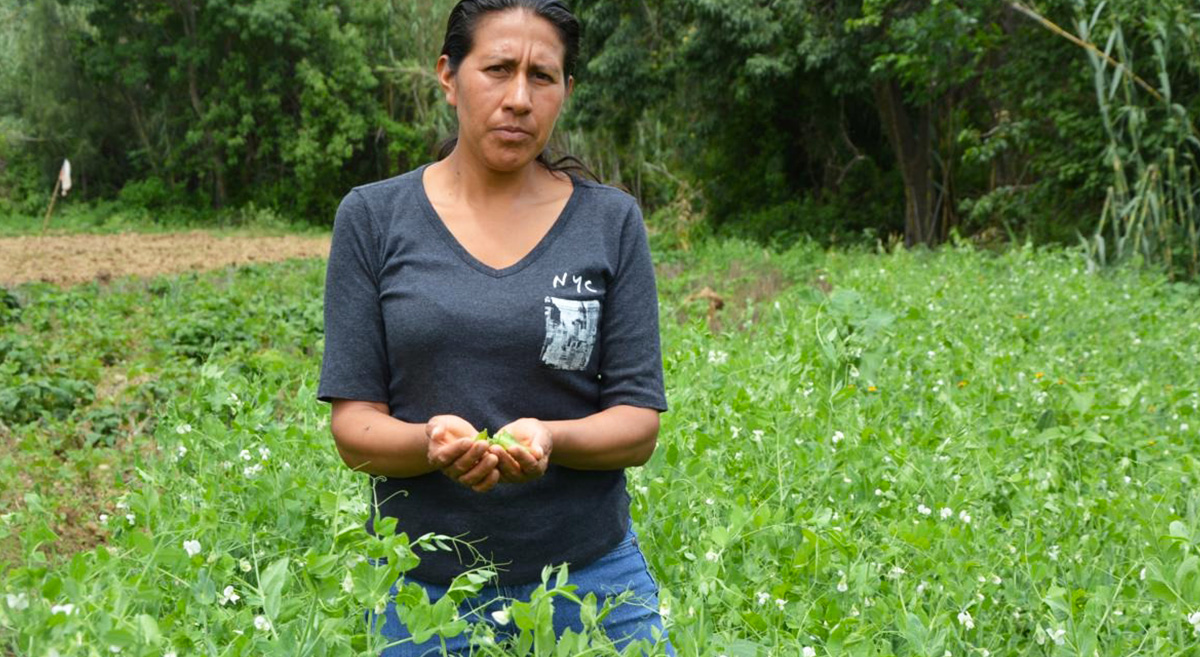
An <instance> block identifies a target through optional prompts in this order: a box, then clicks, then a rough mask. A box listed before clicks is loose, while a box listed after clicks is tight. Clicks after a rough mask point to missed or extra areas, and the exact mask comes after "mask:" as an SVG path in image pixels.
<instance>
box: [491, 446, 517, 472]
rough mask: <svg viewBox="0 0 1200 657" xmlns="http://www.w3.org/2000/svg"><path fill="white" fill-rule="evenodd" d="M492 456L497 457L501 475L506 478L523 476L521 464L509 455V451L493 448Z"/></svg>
mask: <svg viewBox="0 0 1200 657" xmlns="http://www.w3.org/2000/svg"><path fill="white" fill-rule="evenodd" d="M492 454H495V455H496V458H497V459H498V461H497V466H496V467H497V468H499V469H500V474H502V475H504V476H505V477H510V478H511V477H518V476H520V475H521V464H520V463H517V460H516V459H514V458H513V457H512V454H509V453H508V450H506V449H504V448H503V447H499V446H497V447H493V448H492Z"/></svg>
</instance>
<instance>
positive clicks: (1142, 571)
mask: <svg viewBox="0 0 1200 657" xmlns="http://www.w3.org/2000/svg"><path fill="white" fill-rule="evenodd" d="M1138 579H1140V580H1145V579H1146V569H1145V568H1143V569H1142V570H1141V572H1139V573H1138Z"/></svg>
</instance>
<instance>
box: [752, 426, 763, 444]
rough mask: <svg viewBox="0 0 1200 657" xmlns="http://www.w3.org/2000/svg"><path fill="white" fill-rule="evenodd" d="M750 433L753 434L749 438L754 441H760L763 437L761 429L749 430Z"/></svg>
mask: <svg viewBox="0 0 1200 657" xmlns="http://www.w3.org/2000/svg"><path fill="white" fill-rule="evenodd" d="M750 433H751V434H752V435H753V436H754V437H753V438H751V440H753V441H754V442H756V443H761V442H762V439H763V430H762V429H755V430H754V431H751V432H750Z"/></svg>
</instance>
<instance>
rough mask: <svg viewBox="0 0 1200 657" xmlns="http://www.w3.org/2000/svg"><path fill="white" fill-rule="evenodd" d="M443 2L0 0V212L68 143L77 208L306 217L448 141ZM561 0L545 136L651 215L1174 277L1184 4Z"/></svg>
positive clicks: (1188, 54) (1185, 135)
mask: <svg viewBox="0 0 1200 657" xmlns="http://www.w3.org/2000/svg"><path fill="white" fill-rule="evenodd" d="M450 5H451V0H438V1H437V2H424V1H418V0H370V1H368V2H353V3H351V2H333V3H328V2H313V1H309V0H304V1H297V2H284V3H280V2H276V1H274V0H254V1H253V2H239V3H226V2H218V1H216V0H172V1H171V2H166V3H161V2H147V1H139V2H116V1H115V0H72V1H71V2H67V1H66V0H36V1H32V2H19V1H18V0H0V15H2V16H4V18H5V20H4V21H3V22H0V25H2V27H0V53H2V54H3V55H4V56H3V57H0V59H3V60H4V63H3V64H0V90H2V92H0V211H9V212H22V213H26V214H32V213H35V212H37V211H38V210H39V209H40V208H41V207H44V204H45V203H46V197H45V194H46V191H48V190H49V189H50V187H51V184H50V183H52V182H53V175H54V172H55V171H56V167H57V166H58V163H59V161H60V159H61V158H62V157H64V156H68V157H71V158H73V160H74V161H75V162H76V163H77V171H78V172H79V173H78V176H79V179H80V182H81V192H82V193H83V195H84V196H85V197H91V198H95V197H106V198H112V197H114V196H118V197H119V198H120V199H121V200H123V201H124V202H126V203H127V204H128V205H130V206H136V205H143V206H150V207H165V206H168V205H171V204H176V205H177V204H180V203H187V204H191V205H193V206H197V207H221V206H224V205H226V204H234V205H241V204H245V203H250V202H252V203H254V204H256V205H257V206H258V207H267V208H270V209H272V210H273V211H276V212H279V213H281V214H287V215H290V216H296V217H300V218H303V219H305V220H307V221H310V222H313V223H318V224H327V223H328V222H329V220H330V217H331V216H332V212H331V210H332V208H333V206H334V205H335V204H336V202H337V200H338V199H339V198H340V197H341V195H342V194H343V193H344V192H345V190H346V189H347V188H348V187H350V186H351V185H354V184H357V183H361V182H366V181H369V180H373V179H378V178H382V177H386V176H389V175H393V174H395V173H398V172H401V171H404V170H408V169H409V168H411V167H413V166H415V165H417V164H419V163H421V162H423V161H426V160H428V159H430V157H431V153H432V146H433V145H434V144H435V142H436V141H437V140H438V139H439V138H442V137H447V136H450V134H451V133H452V131H453V130H454V127H453V120H452V119H453V116H452V113H451V112H450V111H449V110H448V107H447V106H446V104H445V103H444V102H443V100H442V99H441V97H440V96H441V94H440V92H439V90H438V88H437V85H436V81H435V80H434V78H433V76H432V74H431V73H432V70H433V64H434V61H435V60H436V56H437V53H438V49H439V47H440V38H441V33H442V30H443V29H444V21H445V16H446V14H447V12H448V8H449V6H450ZM575 6H576V9H577V11H578V14H579V16H580V17H581V19H582V21H583V24H584V27H585V32H584V44H583V45H584V47H583V52H582V53H581V54H582V57H581V60H580V68H579V70H578V71H577V78H578V86H577V93H576V95H575V97H574V98H573V99H572V100H571V101H570V102H569V104H568V108H567V111H566V114H565V115H564V117H563V121H562V122H561V124H560V130H559V135H558V141H559V145H560V146H565V147H568V148H569V149H570V150H572V151H575V152H577V153H578V154H580V155H582V156H583V157H584V159H585V160H586V161H588V162H589V163H591V164H592V165H593V166H594V168H595V169H597V170H598V171H599V172H600V173H601V175H602V176H603V177H604V178H605V179H606V180H607V181H609V182H614V183H620V184H624V185H625V186H627V187H628V188H629V189H631V190H632V191H633V192H634V193H635V195H637V196H638V197H639V199H640V200H641V201H642V202H643V204H644V205H645V206H646V207H647V209H648V210H649V211H650V212H649V214H651V215H655V216H657V218H658V219H659V220H661V222H662V223H664V224H666V225H674V224H679V223H682V224H686V225H690V224H691V223H692V222H691V219H692V217H706V218H707V219H708V224H709V225H710V226H711V227H716V228H717V229H719V230H722V231H727V232H733V233H738V234H741V235H745V236H750V237H754V238H758V239H761V240H767V239H771V238H775V239H778V240H788V239H792V238H794V237H795V236H796V235H798V234H802V233H806V234H809V235H812V236H815V237H817V238H818V239H820V240H822V241H830V240H838V239H846V238H851V239H857V238H859V237H861V236H862V235H864V234H867V235H872V234H873V235H878V236H882V237H885V238H886V237H887V236H889V235H892V234H894V235H899V236H902V237H903V239H904V241H905V243H906V244H907V245H913V244H917V243H926V244H937V243H941V242H943V241H945V240H946V239H947V238H948V237H949V235H950V234H951V232H952V231H958V232H959V233H960V234H977V233H986V234H988V235H993V236H995V235H1008V236H1022V237H1023V236H1026V235H1028V236H1031V237H1033V238H1034V239H1035V240H1036V241H1038V242H1044V241H1060V242H1076V241H1077V240H1078V239H1079V237H1080V236H1083V237H1085V238H1088V239H1090V238H1093V237H1094V235H1095V233H1096V232H1097V226H1098V225H1099V223H1100V222H1101V218H1102V217H1103V218H1104V219H1103V221H1104V223H1105V227H1106V228H1105V230H1107V231H1109V232H1108V235H1107V237H1105V238H1104V239H1105V240H1106V241H1105V242H1104V243H1103V244H1101V243H1100V242H1097V241H1095V240H1093V250H1094V252H1095V256H1094V259H1095V260H1096V261H1097V262H1102V261H1103V262H1107V261H1110V260H1113V259H1118V260H1119V259H1124V258H1127V257H1129V256H1130V255H1131V254H1133V253H1140V254H1141V255H1142V256H1143V257H1144V258H1146V259H1148V260H1151V261H1156V262H1164V263H1168V266H1169V267H1172V268H1175V269H1179V270H1180V271H1181V272H1182V273H1184V274H1188V275H1192V276H1194V275H1195V274H1196V269H1197V263H1196V261H1197V251H1198V250H1200V246H1198V245H1197V240H1198V239H1200V238H1198V237H1197V230H1196V223H1197V221H1200V219H1198V218H1197V217H1198V214H1200V209H1198V208H1200V204H1197V203H1196V196H1197V193H1198V191H1197V190H1198V189H1200V183H1197V182H1196V176H1195V174H1194V173H1193V171H1194V168H1195V166H1196V161H1195V159H1196V156H1197V153H1198V152H1200V146H1198V145H1197V144H1200V141H1198V140H1197V139H1196V136H1195V134H1194V133H1195V125H1196V123H1197V121H1196V116H1197V114H1198V113H1200V60H1198V59H1197V50H1196V46H1195V43H1196V35H1197V34H1200V14H1198V13H1197V12H1196V11H1195V7H1194V5H1193V3H1192V2H1191V0H1130V1H1128V2H1121V3H1113V4H1106V3H1103V2H1099V1H1098V0H1043V1H1041V2H1038V3H1036V5H1027V4H1026V3H1022V2H1018V1H1017V0H987V1H985V2H976V1H965V0H859V1H856V2H829V1H825V0H787V1H785V2H764V1H763V0H722V1H721V2H716V1H714V0H662V1H660V2H644V1H641V0H617V1H608V0H604V1H599V0H578V2H576V3H575ZM1072 40H1074V42H1072ZM1101 53H1103V54H1101ZM1135 79H1136V80H1139V81H1142V82H1144V81H1146V80H1148V81H1150V82H1149V83H1148V84H1143V85H1141V86H1138V85H1135V84H1133V81H1134V80H1135ZM1148 215H1153V217H1152V218H1151V219H1150V220H1146V219H1145V217H1146V216H1148ZM1168 252H1169V253H1168ZM1181 254H1183V255H1185V256H1186V257H1185V258H1183V257H1181Z"/></svg>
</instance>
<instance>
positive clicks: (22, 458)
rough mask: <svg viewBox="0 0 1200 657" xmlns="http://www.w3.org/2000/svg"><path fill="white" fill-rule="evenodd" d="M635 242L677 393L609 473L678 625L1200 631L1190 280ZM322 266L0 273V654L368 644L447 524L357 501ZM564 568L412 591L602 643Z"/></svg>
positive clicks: (412, 606) (406, 601)
mask: <svg viewBox="0 0 1200 657" xmlns="http://www.w3.org/2000/svg"><path fill="white" fill-rule="evenodd" d="M656 257H657V259H658V265H659V292H660V297H661V322H662V331H663V333H662V335H663V355H664V361H665V362H664V365H665V371H666V376H667V392H668V399H669V402H670V404H671V410H670V411H669V412H667V413H666V414H664V415H663V425H662V430H661V433H660V436H659V445H658V449H657V451H656V453H655V455H654V457H653V458H652V460H651V461H650V463H649V464H647V465H646V466H645V467H642V468H638V469H633V470H630V471H629V479H630V486H629V494H630V497H631V499H632V509H633V514H634V522H635V526H636V529H637V530H638V532H639V534H640V537H641V540H642V544H643V548H644V550H645V552H646V556H647V558H648V560H649V562H650V566H651V570H652V572H653V573H654V575H655V577H656V578H657V580H658V583H659V585H660V586H661V611H662V613H663V615H664V616H665V618H666V620H667V625H668V629H669V631H670V634H671V640H672V642H673V644H674V646H675V648H676V650H677V651H678V653H679V654H681V655H704V656H712V657H715V656H717V655H727V656H731V657H732V656H735V655H737V656H747V657H748V656H756V657H759V656H761V657H766V656H768V655H780V656H783V655H798V656H803V657H812V656H817V655H913V656H917V655H920V656H930V657H944V656H946V655H950V656H953V657H967V656H971V657H998V656H1016V655H1045V656H1056V657H1059V656H1061V657H1066V656H1068V655H1070V656H1077V657H1093V656H1096V655H1099V656H1108V655H1121V656H1127V655H1162V656H1167V657H1171V656H1187V655H1198V654H1200V648H1198V647H1197V646H1198V645H1200V554H1198V552H1197V546H1198V545H1200V489H1198V487H1197V481H1198V478H1200V471H1198V462H1197V454H1200V450H1198V449H1197V446H1198V440H1197V435H1198V434H1197V431H1198V430H1200V368H1198V367H1197V363H1200V292H1198V289H1197V288H1196V287H1195V286H1189V285H1182V284H1173V283H1169V282H1167V281H1166V280H1164V279H1162V278H1160V277H1157V276H1154V275H1151V274H1147V273H1143V272H1138V271H1136V270H1133V269H1117V270H1112V271H1105V272H1101V273H1091V272H1089V269H1088V267H1087V264H1086V262H1085V260H1084V258H1083V256H1082V255H1081V254H1079V253H1077V252H1074V251H1062V250H1039V249H1033V248H1028V247H1027V248H1020V247H1014V248H1013V249H1012V250H1010V251H1008V252H1005V253H1003V254H992V253H981V252H977V251H975V250H973V249H970V248H967V247H957V248H956V247H947V248H945V249H943V250H941V251H940V252H937V253H928V252H923V251H917V252H903V251H902V252H897V253H894V254H879V253H873V252H868V251H845V250H835V251H828V252H826V251H822V250H819V249H817V248H815V247H809V246H799V247H795V248H793V249H791V250H788V251H785V252H777V251H765V250H763V249H762V248H761V247H757V246H751V245H748V244H746V243H742V242H736V241H723V242H717V241H714V242H709V243H704V244H701V245H698V246H696V247H695V248H694V249H693V250H692V251H689V252H682V251H663V252H661V253H658V254H656ZM323 278H324V263H323V261H321V260H319V259H310V260H290V261H286V262H281V263H275V264H254V265H249V266H244V267H240V268H228V269H224V270H220V271H215V272H208V273H185V274H181V275H175V276H160V277H154V278H144V279H138V278H113V279H112V280H108V281H102V282H91V283H87V284H84V285H79V286H76V287H73V288H69V289H60V288H57V287H54V286H51V285H48V284H43V283H32V284H27V285H23V286H20V287H16V288H11V289H8V290H7V291H3V290H2V289H0V654H12V655H22V656H24V655H29V656H33V657H46V656H51V655H56V656H59V657H66V656H68V655H112V654H121V655H138V656H151V655H153V656H162V655H178V656H182V655H213V656H216V655H221V656H234V655H289V656H294V655H314V656H315V655H347V654H358V655H367V654H373V653H377V652H378V650H379V648H380V647H381V641H380V639H379V637H377V636H373V635H372V634H371V633H370V632H369V627H368V626H367V624H366V623H364V621H363V613H362V612H363V610H364V609H372V608H379V607H380V605H381V604H382V601H383V600H384V599H385V597H386V596H387V594H388V588H389V586H390V585H391V584H392V582H393V580H394V579H395V578H396V577H397V576H399V575H401V574H402V572H403V571H404V570H407V568H409V567H411V565H412V563H414V560H415V559H419V558H420V556H421V555H422V554H423V553H424V552H425V551H426V550H437V549H447V548H448V547H449V546H448V545H447V544H448V542H449V540H448V539H444V538H440V537H416V536H413V537H409V536H390V537H386V538H382V537H381V538H375V537H372V536H370V535H368V534H367V533H366V532H365V531H364V530H363V528H362V524H363V521H364V519H365V518H366V515H367V511H368V497H367V490H368V488H367V485H368V480H367V477H366V476H365V475H360V474H356V473H353V472H351V471H349V470H348V469H347V468H346V467H345V466H344V465H343V464H342V462H341V460H340V459H339V458H338V456H337V453H336V451H335V449H334V445H333V441H332V438H331V436H330V434H329V429H328V407H326V406H324V405H322V404H320V403H318V402H317V401H316V400H315V389H316V382H317V376H318V368H319V363H320V354H321V351H322V341H321V336H322V319H321V317H322V312H321V309H322V298H321V296H322V295H321V292H322V284H323ZM705 288H708V290H707V291H705ZM383 556H388V557H390V559H389V561H388V564H389V565H387V566H375V565H373V563H374V560H373V559H372V560H368V558H369V557H371V558H374V557H383ZM561 572H562V571H561V570H560V571H558V572H548V573H547V577H546V583H545V586H544V588H543V589H541V590H539V592H538V593H537V594H536V595H535V596H534V598H533V599H532V600H531V601H530V602H529V603H527V604H524V605H514V606H513V607H512V612H511V621H510V622H511V623H513V624H514V625H515V626H516V627H517V628H518V630H517V632H518V634H519V638H518V639H517V640H515V641H511V642H503V641H499V642H498V641H497V640H496V639H495V638H494V637H493V636H492V628H491V626H489V625H486V624H481V625H479V626H468V625H467V624H466V622H465V621H463V620H462V619H460V618H458V617H457V616H456V614H455V610H454V605H453V604H451V601H450V600H446V601H444V602H439V601H436V600H434V601H430V600H426V599H422V598H421V597H420V596H418V595H412V589H409V588H405V589H402V595H401V597H402V598H403V600H402V602H403V606H404V610H405V613H407V614H409V618H410V622H411V624H413V625H414V627H417V628H422V629H423V630H424V631H425V633H427V634H430V635H432V634H434V633H436V632H469V633H472V635H473V636H474V640H475V641H476V644H477V646H478V651H477V654H480V655H510V654H512V655H518V654H520V655H524V654H536V655H583V654H591V655H604V654H612V652H613V651H612V650H611V649H609V648H606V646H605V639H604V638H603V637H601V636H588V635H584V636H578V637H571V638H568V639H567V640H565V641H563V642H562V643H561V644H560V645H558V646H555V645H554V644H553V642H552V641H550V640H548V639H547V637H546V634H545V633H546V630H547V629H548V625H547V623H546V622H545V619H546V612H547V610H548V608H549V606H550V605H564V604H571V605H573V604H575V603H574V602H571V601H570V598H571V594H570V591H569V587H567V588H564V582H563V581H562V580H561V579H560V578H559V575H560V574H561ZM486 575H487V573H486V572H482V573H473V574H472V575H471V576H468V577H463V578H462V580H461V581H460V582H459V586H458V587H457V589H458V590H457V591H456V593H455V594H454V595H455V596H459V597H461V596H463V595H465V594H466V593H467V592H469V591H470V590H472V589H473V588H474V587H478V586H479V584H480V581H481V580H482V579H484V578H485V577H486ZM585 602H592V601H585ZM585 606H587V605H585ZM595 611H596V610H595V608H594V605H593V606H592V607H590V608H588V609H584V611H583V612H582V613H583V616H584V617H585V618H592V617H594V616H595V613H593V612H595ZM600 612H601V613H602V610H600ZM634 649H636V647H634ZM631 654H633V653H631Z"/></svg>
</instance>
